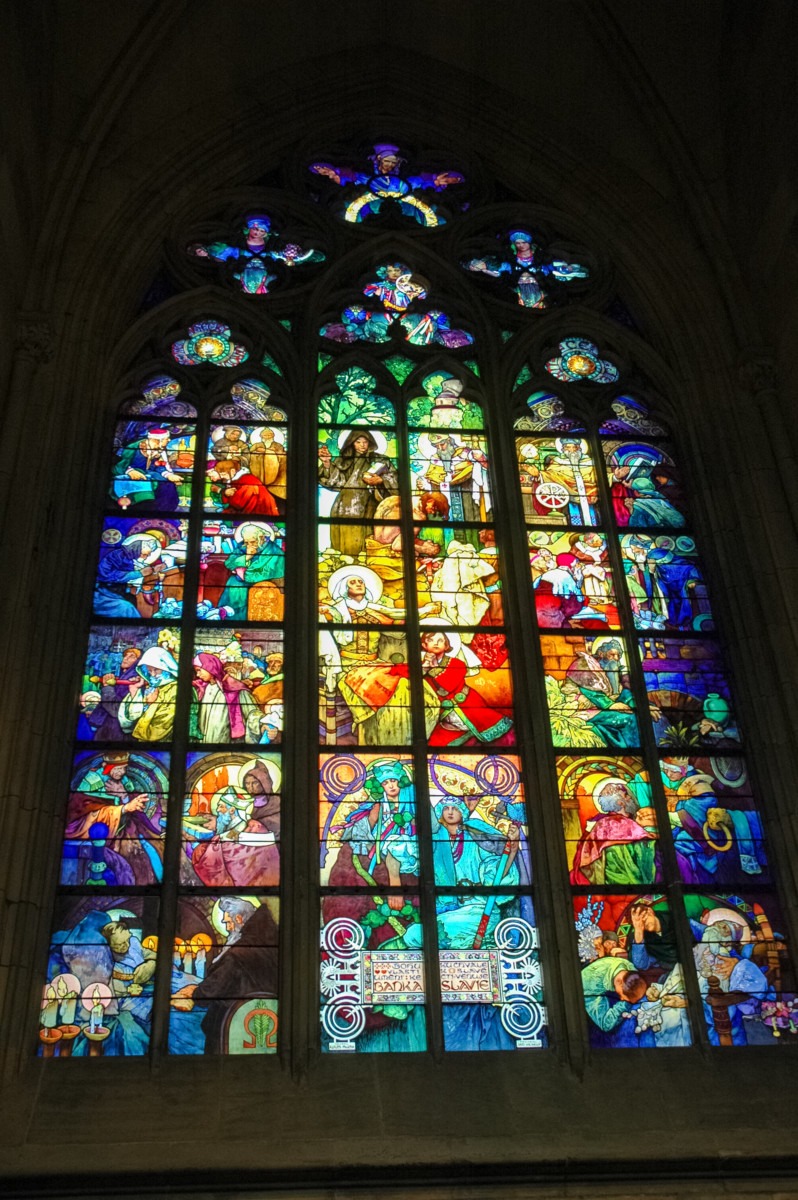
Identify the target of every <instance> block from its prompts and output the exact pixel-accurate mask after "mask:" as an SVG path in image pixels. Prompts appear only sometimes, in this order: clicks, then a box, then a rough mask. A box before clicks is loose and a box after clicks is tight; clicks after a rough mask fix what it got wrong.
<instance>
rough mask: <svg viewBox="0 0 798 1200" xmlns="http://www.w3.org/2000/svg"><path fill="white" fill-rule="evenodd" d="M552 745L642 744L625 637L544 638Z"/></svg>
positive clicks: (610, 746)
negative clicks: (623, 639)
mask: <svg viewBox="0 0 798 1200" xmlns="http://www.w3.org/2000/svg"><path fill="white" fill-rule="evenodd" d="M540 645H541V652H542V655H543V669H544V671H545V683H546V701H547V704H548V708H549V720H550V722H551V734H552V740H553V742H554V745H555V746H562V747H564V748H567V747H573V748H574V749H577V748H589V747H600V746H604V747H606V748H607V749H611V750H627V749H634V748H635V747H637V746H639V745H640V733H639V730H638V726H637V716H636V714H635V711H634V710H635V708H636V703H635V698H634V695H633V692H632V690H631V687H630V680H629V665H628V658H627V654H626V649H625V647H624V645H623V642H622V641H621V640H620V639H619V638H612V637H587V636H586V637H578V636H575V635H567V636H562V637H556V636H553V635H546V636H544V637H541V639H540Z"/></svg>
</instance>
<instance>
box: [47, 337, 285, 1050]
mask: <svg viewBox="0 0 798 1200" xmlns="http://www.w3.org/2000/svg"><path fill="white" fill-rule="evenodd" d="M211 325H213V326H214V327H213V328H211ZM222 330H223V331H224V334H222V332H221V331H222ZM217 333H218V335H219V340H220V342H222V341H224V340H225V339H227V341H226V342H225V345H224V346H222V347H221V349H220V348H219V347H216V346H209V347H207V353H205V352H204V351H203V344H202V338H210V337H211V336H213V337H216V335H217ZM189 334H190V340H189V342H185V343H182V345H183V346H184V350H181V353H180V354H177V353H176V354H175V357H176V358H178V360H179V361H181V362H183V363H184V364H186V365H189V364H191V365H197V364H199V363H200V362H202V361H204V362H207V363H209V364H217V365H221V366H225V367H229V366H231V365H234V364H232V363H231V362H230V361H229V356H230V350H229V349H227V348H225V347H226V346H229V345H232V343H230V342H229V334H230V330H229V328H228V327H226V326H222V325H221V324H220V323H211V322H201V323H198V324H197V325H194V326H193V327H192V328H191V330H189ZM191 339H193V342H192V341H191ZM198 339H199V340H198ZM192 345H193V349H191V350H188V349H185V347H186V346H192ZM220 355H221V357H220ZM238 357H239V358H240V357H241V356H238ZM205 369H208V368H205ZM192 382H193V381H192ZM184 391H185V393H186V394H187V395H189V396H190V400H189V399H184V398H183V395H184ZM273 401H274V397H273V396H272V394H271V389H270V387H269V386H268V385H267V384H266V383H265V381H264V380H262V379H258V378H255V377H247V378H244V379H242V380H237V381H236V382H234V383H233V384H232V386H229V385H228V387H227V395H226V398H224V399H221V400H219V397H218V395H216V394H215V393H214V392H213V388H212V386H210V385H209V384H208V383H207V381H206V383H205V385H204V386H203V385H202V384H198V385H197V386H196V387H195V388H194V387H192V386H191V383H186V385H185V387H183V386H181V385H180V384H179V383H178V381H177V380H176V379H173V378H171V377H169V376H166V375H163V376H159V377H158V378H156V379H153V380H149V381H147V382H146V383H145V384H144V387H143V388H142V391H141V393H140V396H139V397H138V398H137V399H136V398H134V399H133V400H130V401H127V402H125V403H124V404H123V406H122V411H123V412H124V413H125V414H126V416H125V417H124V418H123V419H121V420H120V422H119V423H118V425H117V426H116V432H115V436H114V451H113V458H112V466H111V482H110V485H109V490H108V499H107V515H106V516H105V517H104V518H103V522H102V530H101V533H100V546H99V556H98V565H97V572H96V576H95V584H94V599H93V608H94V619H93V624H92V628H91V632H90V635H89V641H88V649H87V653H86V659H85V666H84V668H83V677H82V679H81V681H80V688H79V704H78V706H77V708H78V712H77V726H76V729H75V738H76V742H75V755H74V763H73V767H72V776H71V780H70V784H69V798H68V803H67V808H66V816H65V823H64V832H63V840H62V850H61V870H60V875H59V895H58V901H57V906H56V911H55V915H54V920H53V933H52V937H51V944H50V958H49V965H48V973H47V982H46V984H45V988H44V992H43V999H42V1016H41V1028H40V1050H41V1053H42V1054H44V1055H46V1056H53V1055H57V1056H59V1057H63V1056H85V1055H88V1056H103V1057H109V1056H112V1055H141V1054H146V1053H148V1052H149V1050H150V1048H151V1043H152V1042H153V1040H155V1042H156V1043H157V1044H159V1045H160V1046H164V1045H165V1046H166V1047H167V1048H168V1051H169V1052H170V1053H173V1054H202V1053H219V1054H244V1053H264V1054H267V1053H274V1052H275V1051H276V1047H277V1027H278V964H277V954H278V921H279V887H280V793H281V781H282V763H281V750H282V727H283V719H282V718H283V678H284V671H283V657H284V656H283V644H282V621H283V615H284V604H283V588H284V579H285V571H284V554H285V529H286V513H285V506H286V494H287V493H286V462H287V448H286V416H285V411H284V409H283V408H282V407H281V406H280V405H279V404H275V403H274V402H273ZM153 418H155V419H153ZM198 446H200V447H203V448H204V452H203V453H201V454H200V456H199V460H198V456H197V447H198ZM157 980H159V981H160V983H159V985H158V986H159V988H160V990H159V991H157V990H156V983H157Z"/></svg>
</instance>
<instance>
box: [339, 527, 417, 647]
mask: <svg viewBox="0 0 798 1200" xmlns="http://www.w3.org/2000/svg"><path fill="white" fill-rule="evenodd" d="M347 532H348V534H349V537H350V539H351V541H352V542H354V540H355V538H356V537H358V538H362V540H363V549H362V550H361V551H360V553H359V555H358V559H359V560H360V561H359V562H355V563H351V564H349V563H348V562H347V561H346V560H347V559H350V558H351V556H350V555H346V554H343V553H342V552H341V551H340V550H335V549H333V547H332V546H331V545H330V534H331V526H329V525H320V526H319V561H318V579H319V614H320V617H321V619H322V621H325V622H328V623H330V624H335V625H337V624H352V625H394V624H396V623H397V622H401V621H404V619H405V615H406V613H405V609H404V607H403V603H404V572H403V563H402V546H401V532H400V527H399V526H398V525H378V524H375V525H373V526H372V525H368V526H362V527H360V526H347Z"/></svg>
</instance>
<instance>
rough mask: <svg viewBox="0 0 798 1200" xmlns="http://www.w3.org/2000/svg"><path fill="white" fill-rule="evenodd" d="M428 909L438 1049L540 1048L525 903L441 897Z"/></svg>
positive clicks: (538, 992)
mask: <svg viewBox="0 0 798 1200" xmlns="http://www.w3.org/2000/svg"><path fill="white" fill-rule="evenodd" d="M436 909H437V921H438V946H439V951H438V955H439V969H440V977H441V995H442V999H443V1038H444V1047H445V1049H446V1050H526V1049H537V1048H539V1047H541V1046H545V1045H546V1044H547V1040H548V1039H547V1034H546V1010H545V1007H544V1004H543V976H542V972H541V967H540V961H539V957H538V933H537V929H536V927H535V914H534V910H533V908H532V901H531V900H530V898H529V897H528V896H513V895H508V894H502V895H496V894H491V895H490V896H474V895H460V896H457V895H441V896H439V897H438V898H437V901H436Z"/></svg>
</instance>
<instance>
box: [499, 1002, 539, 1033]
mask: <svg viewBox="0 0 798 1200" xmlns="http://www.w3.org/2000/svg"><path fill="white" fill-rule="evenodd" d="M501 1023H502V1025H503V1026H504V1028H505V1029H506V1030H507V1032H508V1033H509V1034H510V1037H514V1038H517V1039H520V1038H524V1039H526V1038H534V1037H536V1035H537V1034H538V1032H539V1030H541V1029H542V1028H543V1006H542V1005H540V1004H536V1003H535V1002H534V1001H530V1000H516V1001H514V1002H513V1003H511V1004H503V1005H502V1007H501Z"/></svg>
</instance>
